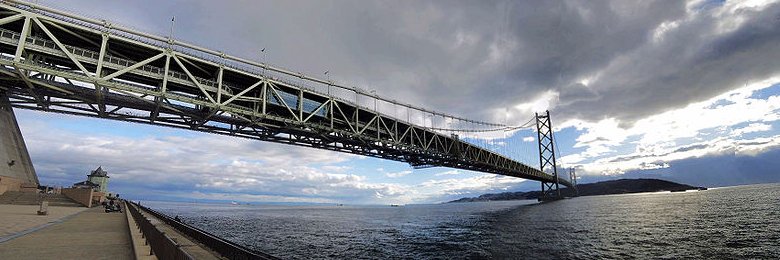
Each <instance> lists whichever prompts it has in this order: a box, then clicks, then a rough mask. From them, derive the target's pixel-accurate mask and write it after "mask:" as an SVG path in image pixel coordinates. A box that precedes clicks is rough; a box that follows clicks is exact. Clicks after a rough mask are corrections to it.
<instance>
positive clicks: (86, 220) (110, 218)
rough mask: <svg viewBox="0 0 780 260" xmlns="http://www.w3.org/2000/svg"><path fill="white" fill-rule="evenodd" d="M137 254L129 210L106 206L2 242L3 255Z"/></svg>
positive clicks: (79, 256) (100, 256)
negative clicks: (122, 211) (116, 210)
mask: <svg viewBox="0 0 780 260" xmlns="http://www.w3.org/2000/svg"><path fill="white" fill-rule="evenodd" d="M5 206H7V205H2V206H0V207H5ZM133 258H134V256H133V246H132V243H131V241H130V230H129V228H128V226H127V219H126V217H125V214H120V213H105V212H104V211H103V208H102V207H95V208H91V209H88V210H86V211H83V212H81V213H79V214H77V215H75V216H73V217H71V218H68V219H66V220H65V221H63V222H61V223H57V224H54V225H51V226H48V227H45V228H43V229H40V230H38V231H35V232H32V233H29V234H26V235H23V236H20V237H17V238H15V239H12V240H9V241H6V242H3V243H0V259H111V260H113V259H117V260H121V259H133Z"/></svg>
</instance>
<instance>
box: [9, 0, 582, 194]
mask: <svg viewBox="0 0 780 260" xmlns="http://www.w3.org/2000/svg"><path fill="white" fill-rule="evenodd" d="M0 9H4V10H3V11H6V12H0V74H2V76H3V77H0V94H2V95H7V96H8V97H9V98H10V100H11V101H12V105H13V106H14V107H17V108H23V109H32V110H41V111H50V112H59V113H66V114H74V115H82V116H90V117H98V118H106V119H113V120H122V121H129V122H138V123H146V124H154V125H161V126H168V127H176V128H183V129H189V130H195V131H202V132H209V133H216V134H223V135H230V136H237V137H244V138H251V139H257V140H263V141H270V142H278V143H285V144H291V145H299V146H307V147H313V148H319V149H327V150H333V151H339V152H346V153H352V154H359V155H365V156H371V157H377V158H383V159H389V160H395V161H401V162H407V163H409V164H411V165H413V166H443V167H451V168H458V169H466V170H473V171H480V172H488V173H495V174H501V175H507V176H514V177H519V178H525V179H531V180H537V181H542V182H554V181H555V180H554V178H553V177H552V175H550V174H547V173H544V172H542V171H540V170H538V169H535V168H533V167H530V166H527V165H525V164H522V163H520V162H517V161H515V160H512V159H510V158H507V157H505V156H502V155H500V154H497V153H494V152H492V151H489V150H485V149H481V148H479V147H477V146H474V145H471V144H469V143H467V142H463V141H461V140H459V139H458V138H454V137H452V136H446V135H443V134H441V133H438V132H435V131H432V130H430V129H427V128H425V127H420V126H417V125H414V124H412V123H409V122H406V121H403V120H399V119H397V118H395V117H392V116H388V115H385V114H382V113H379V112H376V111H374V110H373V109H368V108H366V107H361V106H359V105H357V104H356V103H355V102H351V101H348V100H345V99H342V98H339V97H336V96H333V95H328V94H325V93H323V92H322V91H321V89H320V90H318V89H316V88H313V87H306V86H307V84H310V83H307V81H306V80H305V78H304V76H302V75H301V76H299V78H298V79H297V82H300V83H293V82H296V78H295V77H294V76H295V75H292V74H289V73H283V72H284V71H281V72H280V70H271V69H268V70H265V69H264V68H258V67H252V66H249V65H247V64H242V63H241V62H237V61H235V60H226V59H225V58H224V55H222V56H215V55H212V54H209V53H203V52H198V51H197V50H192V49H187V48H184V47H181V46H178V45H175V44H174V45H167V44H166V43H164V42H159V41H155V40H154V39H147V38H144V37H140V36H137V35H132V34H130V33H127V32H123V31H118V30H113V29H111V28H108V27H104V26H100V25H98V24H90V23H88V22H84V21H79V20H76V19H73V18H68V17H66V16H63V15H57V14H51V13H47V12H43V11H41V10H38V11H36V12H30V11H29V10H28V9H26V8H25V6H19V5H16V6H14V5H7V4H0ZM311 84H314V83H311ZM328 90H330V87H329V86H328ZM558 181H559V182H560V183H561V184H563V185H566V186H570V184H569V182H568V181H566V180H564V179H559V180H558Z"/></svg>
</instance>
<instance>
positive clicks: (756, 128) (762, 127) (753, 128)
mask: <svg viewBox="0 0 780 260" xmlns="http://www.w3.org/2000/svg"><path fill="white" fill-rule="evenodd" d="M769 130H772V126H771V125H768V124H765V123H752V124H750V125H748V126H746V127H743V128H739V129H734V130H733V131H731V135H734V136H740V135H743V134H747V133H755V132H764V131H769Z"/></svg>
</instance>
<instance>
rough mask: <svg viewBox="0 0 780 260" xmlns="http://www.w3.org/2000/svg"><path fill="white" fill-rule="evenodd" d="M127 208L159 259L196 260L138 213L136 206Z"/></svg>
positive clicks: (130, 205) (128, 204) (127, 206)
mask: <svg viewBox="0 0 780 260" xmlns="http://www.w3.org/2000/svg"><path fill="white" fill-rule="evenodd" d="M126 208H127V210H128V211H130V214H131V215H133V220H135V223H136V224H138V226H139V227H140V228H141V234H142V235H143V238H144V239H145V240H146V243H148V245H149V246H150V247H151V248H152V253H153V254H154V255H156V256H157V259H175V260H191V259H195V258H194V257H192V256H191V255H189V254H188V253H187V252H186V251H184V250H182V248H181V245H179V244H178V243H176V241H173V239H171V237H169V236H168V235H167V234H165V232H162V231H160V230H159V229H157V227H155V226H154V225H153V224H152V222H151V221H149V219H148V218H146V217H144V216H143V215H142V214H141V212H139V211H138V208H136V207H135V205H133V204H131V203H127V204H126Z"/></svg>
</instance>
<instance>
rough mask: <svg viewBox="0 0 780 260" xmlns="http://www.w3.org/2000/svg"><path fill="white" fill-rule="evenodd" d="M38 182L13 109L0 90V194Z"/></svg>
mask: <svg viewBox="0 0 780 260" xmlns="http://www.w3.org/2000/svg"><path fill="white" fill-rule="evenodd" d="M38 184H39V183H38V175H36V174H35V169H34V168H33V165H32V160H30V154H29V153H28V152H27V146H26V145H25V144H24V139H23V138H22V132H21V130H20V129H19V125H18V123H17V122H16V116H15V115H14V110H13V108H12V107H11V103H10V102H9V100H8V96H7V93H6V92H5V91H0V194H2V193H3V192H4V191H6V190H9V191H14V190H19V189H21V188H23V187H30V188H32V187H34V188H37V187H38Z"/></svg>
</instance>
